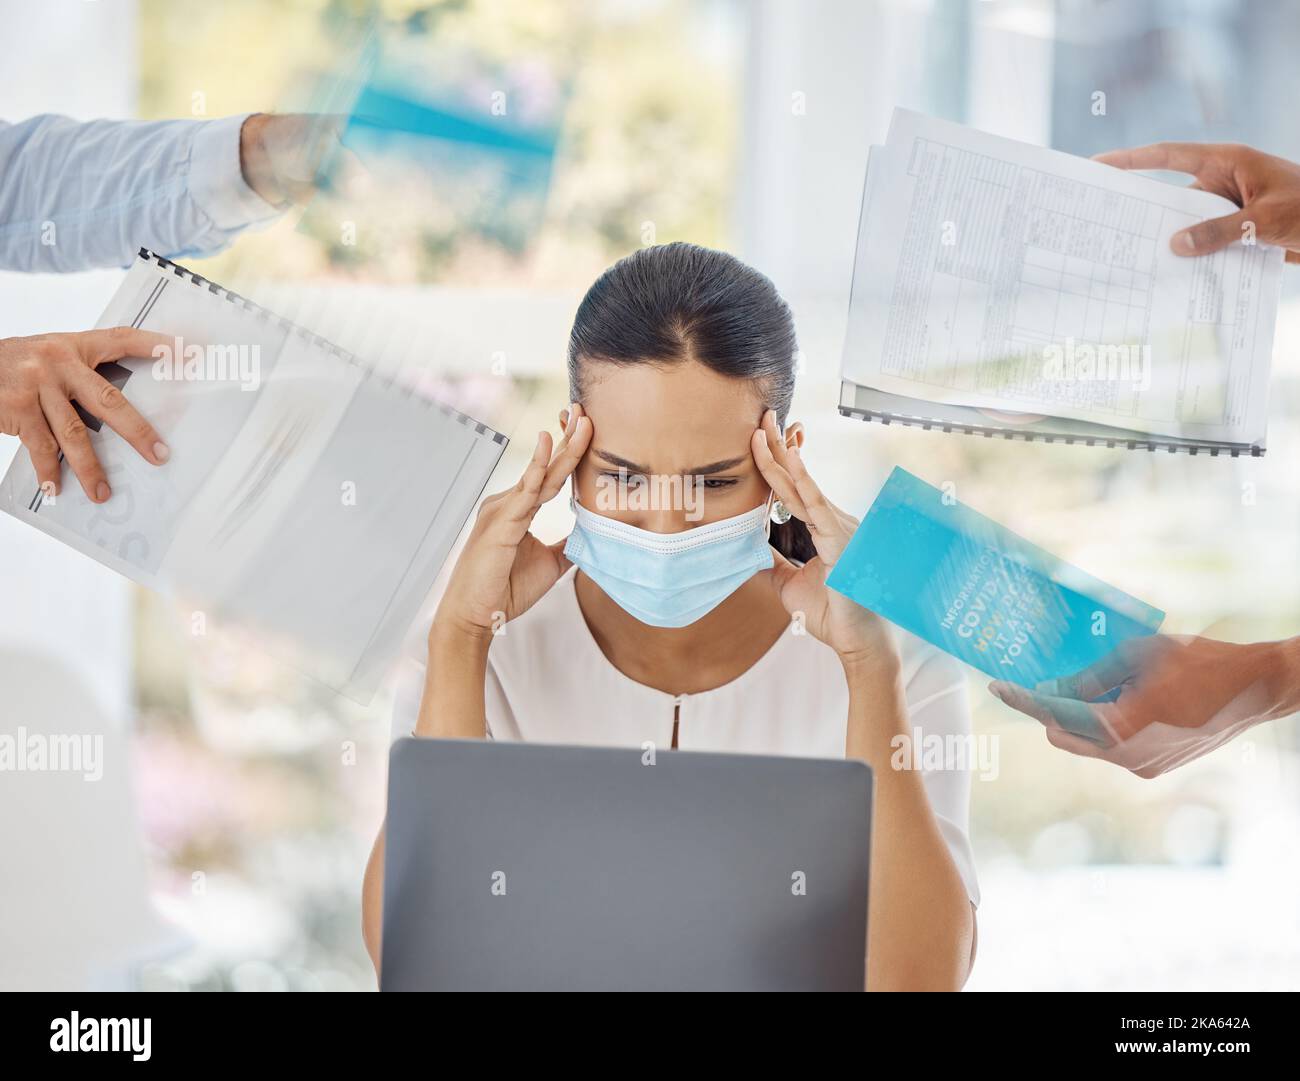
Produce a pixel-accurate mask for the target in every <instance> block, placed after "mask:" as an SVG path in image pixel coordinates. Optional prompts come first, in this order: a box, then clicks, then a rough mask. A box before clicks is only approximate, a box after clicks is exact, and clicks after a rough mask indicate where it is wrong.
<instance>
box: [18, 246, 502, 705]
mask: <svg viewBox="0 0 1300 1081" xmlns="http://www.w3.org/2000/svg"><path fill="white" fill-rule="evenodd" d="M97 325H98V326H99V327H112V326H130V327H135V328H138V329H143V330H147V331H152V332H155V333H158V334H160V335H163V336H164V338H163V341H164V342H167V343H168V344H166V345H163V346H160V347H159V348H157V349H155V350H154V355H153V356H152V357H150V358H136V359H125V360H122V361H120V362H115V363H113V364H110V365H104V366H101V368H100V369H99V371H100V374H102V375H103V376H104V377H105V378H106V379H108V380H109V382H111V383H113V384H115V385H116V386H117V387H118V388H119V389H120V390H122V391H123V393H124V394H125V395H126V396H127V398H128V399H129V400H130V401H131V403H132V404H133V405H134V406H135V407H136V409H138V410H139V411H140V413H142V414H143V415H144V416H146V417H148V418H149V420H150V421H151V422H152V423H153V425H154V427H155V428H157V429H158V431H159V432H161V433H162V434H163V437H164V439H166V441H167V443H168V445H169V447H170V450H171V455H170V457H169V459H168V461H167V463H166V464H165V465H163V466H153V465H150V464H149V463H147V462H145V461H144V460H143V459H142V458H140V457H139V455H137V454H136V452H135V451H134V450H133V449H132V448H131V447H130V446H129V445H128V444H127V443H126V442H125V441H124V440H122V439H120V438H119V437H118V436H116V435H115V434H114V433H113V432H111V431H110V430H108V429H107V428H106V427H101V426H100V425H99V422H98V421H97V420H95V419H94V418H93V417H91V418H89V420H88V421H87V428H88V429H89V430H90V439H91V443H92V445H93V446H94V449H95V452H96V454H97V456H98V457H99V460H100V462H101V463H102V464H103V466H104V469H105V471H106V473H107V476H108V481H109V484H110V486H111V488H112V493H113V494H112V497H111V498H110V499H109V500H108V501H107V502H106V503H103V504H95V503H92V502H91V501H90V500H89V499H87V498H86V496H85V495H84V494H83V492H82V491H81V488H80V485H79V484H78V482H77V480H76V478H75V477H74V476H73V475H72V474H71V473H70V472H69V471H68V470H66V469H65V470H64V475H63V478H62V481H61V486H60V492H59V494H58V495H57V496H52V495H51V494H50V493H48V492H45V491H42V490H41V488H40V486H39V485H38V483H37V480H36V476H35V473H34V471H33V469H32V466H31V462H30V459H29V458H28V456H27V455H26V454H21V453H20V454H19V455H18V456H17V457H16V458H15V459H14V462H13V464H12V465H11V467H10V469H9V471H8V473H7V474H6V475H5V478H4V480H3V482H0V509H3V510H4V511H6V512H7V513H9V514H11V515H13V516H14V517H16V518H19V519H21V520H23V521H25V522H27V523H28V524H29V525H31V526H33V527H34V528H36V529H38V530H40V531H41V532H43V533H46V534H47V535H49V536H51V537H53V538H55V539H57V540H59V541H62V542H63V543H64V544H67V545H69V546H70V547H72V548H75V549H77V550H78V551H80V552H82V553H84V554H85V555H88V556H90V557H91V558H92V559H95V560H97V561H98V562H100V563H102V564H103V565H105V566H107V567H109V568H111V569H113V570H115V571H117V572H119V573H121V574H123V575H125V576H126V577H128V578H130V579H132V580H133V581H136V582H139V583H140V584H142V585H145V586H149V587H151V588H154V589H158V590H160V591H164V592H166V593H168V594H170V595H173V596H176V597H178V598H181V599H184V601H185V603H186V605H187V607H188V608H189V609H190V611H191V624H192V628H191V629H192V630H193V632H194V633H195V635H196V636H202V635H204V634H206V633H208V632H209V629H211V630H213V631H215V630H216V629H217V628H220V627H224V626H231V625H235V626H238V627H241V628H253V629H255V630H257V631H258V632H260V634H261V637H260V639H259V641H260V642H262V643H265V645H266V646H267V648H268V649H269V650H270V651H271V652H273V653H275V654H276V655H278V656H281V657H282V658H283V659H285V660H286V661H288V662H289V663H291V664H293V665H294V666H295V667H298V668H299V669H300V670H302V671H303V672H305V673H307V674H308V675H311V676H312V677H314V678H316V679H318V680H320V681H321V682H323V683H325V684H327V685H328V686H330V687H332V688H334V689H336V690H338V691H339V692H340V693H343V694H345V695H347V696H348V697H350V698H353V699H356V700H358V701H361V702H365V701H368V700H369V698H370V697H371V696H372V695H373V693H374V691H375V690H376V688H377V686H378V684H379V682H380V680H381V678H382V676H383V674H384V672H385V671H386V668H387V665H388V663H389V662H390V661H391V659H392V658H393V657H395V656H396V654H397V652H398V650H399V649H400V645H401V641H402V638H403V636H404V634H405V632H406V631H407V629H408V628H409V626H410V623H411V621H412V620H413V619H414V618H415V616H416V614H417V612H418V610H419V606H420V604H421V603H422V601H423V600H424V598H425V596H426V595H427V594H428V592H429V589H430V588H431V586H432V584H433V581H434V579H435V577H436V575H437V573H438V571H439V569H440V568H441V566H442V564H443V561H444V560H445V559H446V557H447V555H448V553H449V552H450V550H451V547H452V545H453V543H454V542H455V539H456V537H457V535H458V534H459V532H460V530H461V529H462V527H463V526H464V524H465V521H466V520H467V519H468V517H469V515H470V513H471V511H472V510H473V508H474V505H475V504H476V503H477V501H478V498H479V496H480V495H481V494H482V492H483V489H484V487H485V486H486V484H487V482H488V479H489V477H490V476H491V473H492V470H493V469H494V468H495V466H496V464H497V462H498V461H499V460H500V456H501V454H502V452H503V451H504V449H505V446H506V443H507V440H506V437H505V436H504V435H502V434H501V433H500V432H497V431H495V430H494V429H492V428H491V427H489V426H487V425H486V424H483V423H482V422H480V421H478V420H475V419H474V418H473V417H470V416H467V415H466V414H464V413H462V412H460V411H458V410H456V409H454V408H452V407H451V406H449V405H447V404H445V403H442V402H438V401H434V400H432V399H429V398H427V397H422V396H420V395H418V394H416V393H414V392H413V391H411V390H410V389H408V388H405V387H403V386H401V385H400V384H397V383H394V382H393V381H391V380H390V379H388V378H386V377H380V376H377V375H376V373H375V372H374V370H373V369H372V368H371V367H370V366H369V365H367V364H366V363H365V362H364V361H363V360H361V359H360V358H359V357H357V356H356V355H354V354H352V353H349V352H347V351H346V350H343V349H340V348H338V347H337V346H335V345H333V344H332V343H331V342H329V341H327V340H325V339H324V338H322V337H320V336H319V335H316V334H313V333H312V332H311V331H309V330H307V329H306V328H304V327H301V326H298V325H297V324H295V323H293V322H291V321H290V320H288V319H284V318H282V317H281V316H278V315H276V314H275V313H273V312H270V311H268V310H266V309H265V308H262V307H261V306H259V305H257V304H256V303H254V302H253V301H251V300H249V299H247V298H246V297H243V296H240V295H239V294H237V293H234V292H232V291H230V290H227V289H224V288H222V287H221V286H220V285H217V284H216V283H215V282H211V281H208V280H207V279H206V278H203V277H202V276H200V275H198V274H195V273H193V272H192V271H190V270H188V269H186V268H185V267H183V266H180V265H178V264H176V263H174V262H172V261H170V260H168V259H165V258H162V257H160V256H158V255H155V254H154V253H152V252H149V251H145V250H142V251H141V252H140V254H139V256H138V258H137V259H136V262H135V263H134V264H133V266H132V267H131V269H130V270H129V272H128V273H127V275H126V277H125V279H124V280H123V282H122V284H121V286H120V287H119V288H118V290H117V293H116V294H115V295H114V297H113V299H112V301H111V302H110V303H109V305H108V307H107V309H106V310H105V312H104V314H103V316H102V317H101V318H100V320H99V323H98V324H97ZM83 419H84V418H83Z"/></svg>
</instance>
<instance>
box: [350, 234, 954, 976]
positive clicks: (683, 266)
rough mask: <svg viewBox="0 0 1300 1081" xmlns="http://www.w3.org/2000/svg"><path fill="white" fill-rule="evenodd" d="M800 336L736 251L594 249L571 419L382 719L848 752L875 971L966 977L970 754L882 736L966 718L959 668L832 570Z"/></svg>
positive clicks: (474, 554)
mask: <svg viewBox="0 0 1300 1081" xmlns="http://www.w3.org/2000/svg"><path fill="white" fill-rule="evenodd" d="M795 352H796V344H795V335H794V326H793V322H792V320H791V317H790V312H789V309H788V308H787V307H786V305H785V303H784V301H782V299H781V298H780V296H779V295H778V294H777V292H776V290H775V288H774V287H773V285H772V283H771V282H770V281H768V279H767V278H765V277H763V276H762V275H761V274H758V273H757V272H755V271H753V270H751V269H750V268H748V267H746V266H745V265H744V264H743V263H740V262H739V261H738V260H736V259H734V258H733V257H732V256H729V255H726V254H724V253H721V252H716V251H710V250H707V249H704V248H699V247H696V246H694V245H689V244H669V245H664V246H660V247H652V248H646V249H643V250H641V251H638V252H636V253H635V254H633V255H631V256H628V257H627V258H625V259H623V260H621V261H620V262H618V263H616V264H615V265H614V266H613V267H611V268H610V269H609V270H607V271H606V272H605V273H604V274H603V275H602V276H601V277H600V278H599V279H598V280H597V281H596V283H595V284H594V285H593V286H592V287H591V289H590V290H589V291H588V293H587V295H586V297H585V298H584V300H583V302H582V304H581V306H580V307H579V309H578V313H577V316H576V318H575V320H574V326H573V332H572V335H571V337H570V341H569V383H570V391H571V394H570V397H571V398H572V402H573V404H571V405H570V406H569V408H568V409H564V410H561V411H560V414H559V423H560V427H561V429H562V430H563V435H562V437H561V438H560V441H559V443H558V445H556V446H553V445H552V439H551V436H550V435H549V434H547V433H546V432H542V433H540V434H539V436H538V439H537V444H536V447H535V448H534V452H533V456H532V460H531V461H530V462H529V464H528V467H527V469H526V470H525V471H524V474H523V476H522V477H521V478H520V480H519V483H518V484H516V485H515V486H514V487H513V488H511V489H509V490H507V491H505V492H501V493H499V494H497V495H494V496H491V497H489V498H488V499H486V500H485V501H484V502H483V506H482V509H481V510H480V512H479V516H478V519H477V521H476V522H475V524H474V527H473V530H472V532H471V533H470V536H469V539H468V541H467V543H466V545H465V548H464V550H463V552H462V553H461V555H460V558H459V559H458V561H457V563H456V566H455V569H454V570H453V572H452V575H451V577H450V580H449V582H448V585H447V589H446V592H445V593H444V595H443V597H442V600H441V602H440V604H439V606H438V609H437V614H436V616H435V618H434V621H433V625H432V627H431V628H430V631H429V636H428V664H427V667H426V669H425V670H424V671H423V672H421V673H420V676H419V679H418V683H419V684H420V691H419V692H416V693H410V694H401V693H399V696H398V701H397V703H396V709H395V716H394V731H395V733H396V734H408V733H411V732H414V734H415V735H417V736H429V737H447V738H476V739H482V738H484V737H488V738H492V739H500V740H536V741H544V742H552V743H568V744H584V743H586V744H601V745H612V746H629V747H640V746H641V745H642V744H643V743H645V742H647V741H649V742H651V743H652V744H654V745H655V746H658V747H674V748H683V749H688V750H707V751H734V752H749V753H762V754H780V755H811V756H821V757H837V756H841V755H843V756H848V757H856V758H860V759H862V760H864V761H866V762H867V763H868V764H870V766H871V767H872V769H873V771H874V772H875V777H876V794H875V812H874V814H875V824H874V833H873V841H872V851H871V865H872V870H871V874H872V879H871V884H872V885H871V912H870V919H869V921H868V936H869V937H868V948H867V978H866V982H867V987H868V988H869V989H887V988H927V989H957V988H960V987H961V986H962V984H963V983H964V981H965V979H966V976H967V974H968V973H969V970H970V965H971V961H972V958H973V953H974V939H975V917H974V905H975V902H976V901H977V900H978V893H977V890H976V885H975V876H974V867H973V863H972V860H971V855H970V847H969V842H968V840H967V835H966V821H967V803H968V799H969V776H968V774H966V773H965V772H962V771H957V770H947V771H945V770H942V769H940V770H934V771H923V770H919V769H909V768H894V765H892V764H891V758H892V759H893V760H894V761H895V762H898V761H899V760H900V756H899V755H897V754H896V750H897V748H898V746H899V742H898V741H897V740H896V739H895V737H899V736H904V737H909V738H914V736H915V734H916V730H920V732H923V733H924V734H925V735H926V736H935V735H937V736H948V735H957V736H964V735H965V734H966V733H968V732H969V730H970V722H969V715H968V711H967V705H966V697H965V687H964V679H963V675H962V672H961V670H960V669H959V668H958V666H957V664H956V662H955V661H952V660H951V659H950V658H948V657H946V656H945V655H943V654H941V653H939V652H938V651H936V650H934V649H932V648H931V647H929V646H927V645H925V644H924V643H922V642H920V641H919V640H918V639H915V638H912V637H911V636H910V635H905V634H902V633H901V632H896V631H892V630H891V629H890V628H888V627H887V626H886V625H885V624H883V623H882V622H881V621H880V620H879V619H878V618H877V617H875V616H874V615H872V614H871V613H870V612H868V611H867V610H865V609H863V608H860V607H859V606H858V605H856V604H854V603H853V602H852V601H850V600H848V599H847V598H845V597H843V596H841V595H839V594H838V593H835V592H834V591H833V590H829V589H827V588H826V586H825V584H824V580H825V577H826V574H827V572H828V570H829V568H830V567H831V566H832V565H833V564H834V562H835V560H836V559H837V558H838V556H839V554H840V552H841V551H842V550H843V549H844V546H845V544H846V543H847V542H848V539H849V537H850V536H851V535H852V533H853V530H854V529H855V528H856V526H857V522H856V520H854V519H853V518H851V517H850V516H849V515H847V514H845V513H844V512H843V511H841V510H839V509H837V508H836V507H834V506H832V505H831V504H830V503H829V502H828V501H827V500H826V498H825V497H824V496H823V494H822V493H821V491H820V489H819V488H818V486H817V484H816V482H815V481H814V480H813V478H812V476H811V475H810V472H809V470H808V469H807V468H806V467H805V464H804V461H803V454H802V445H803V442H804V434H803V429H802V427H801V426H800V425H799V424H797V423H787V421H786V413H787V410H788V409H789V406H790V400H791V396H792V394H793V390H794V357H795ZM566 486H567V487H568V488H569V490H570V498H571V500H572V507H573V510H574V514H575V516H576V519H577V520H576V523H575V526H574V529H573V532H572V533H571V534H570V535H569V537H567V538H565V539H563V540H560V541H557V542H555V543H550V544H548V543H545V542H543V541H541V540H539V539H538V538H537V537H535V536H534V535H533V534H532V533H531V532H530V531H529V527H530V524H531V522H532V520H533V517H534V515H535V514H536V513H537V510H538V508H540V507H541V506H542V504H544V503H546V502H547V501H549V500H551V499H553V498H555V497H556V496H557V495H559V494H560V493H561V492H562V491H563V490H564V489H565V488H566ZM665 496H667V498H665ZM503 619H504V620H506V621H508V626H506V627H505V629H504V633H501V634H496V635H494V634H493V630H494V629H495V628H497V627H499V626H500V624H501V622H502V620H503ZM417 703H418V706H417ZM891 740H892V741H894V742H893V743H892V744H891ZM917 757H919V755H918V756H917ZM907 764H909V760H908V759H904V760H903V765H907ZM383 849H384V836H383V833H382V832H381V833H380V835H379V838H378V840H377V841H376V843H375V849H374V852H373V854H372V856H371V860H370V864H369V866H368V867H367V870H366V882H365V888H364V895H363V910H364V929H365V936H366V942H367V946H368V948H369V950H370V953H371V956H372V958H374V960H375V964H376V967H378V964H379V957H380V920H381V913H382V907H383V906H382V889H383Z"/></svg>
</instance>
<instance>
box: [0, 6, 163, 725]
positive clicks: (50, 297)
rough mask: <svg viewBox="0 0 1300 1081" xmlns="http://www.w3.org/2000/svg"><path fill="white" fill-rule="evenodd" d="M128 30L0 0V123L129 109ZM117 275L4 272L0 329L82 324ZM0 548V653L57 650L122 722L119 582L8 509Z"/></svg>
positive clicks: (125, 685) (79, 9)
mask: <svg viewBox="0 0 1300 1081" xmlns="http://www.w3.org/2000/svg"><path fill="white" fill-rule="evenodd" d="M136 36H137V35H136V4H135V2H134V0H103V2H98V3H95V2H91V3H88V2H86V0H42V2H40V3H31V2H23V0H0V72H3V79H4V89H5V92H4V97H3V103H2V104H0V119H4V120H20V119H23V118H25V117H28V116H32V115H35V114H37V113H42V112H57V113H64V114H67V115H70V116H74V117H77V118H80V119H89V118H92V117H96V116H113V117H129V116H131V115H133V113H134V111H135V103H136V86H137V78H136V53H137V49H136ZM120 277H121V274H120V272H119V271H96V272H92V273H87V274H69V275H50V274H36V275H23V274H14V273H4V272H0V336H3V337H14V336H19V335H26V334H37V333H43V332H49V331H54V330H83V329H85V328H86V327H88V326H91V325H92V324H93V323H94V321H95V319H96V318H97V317H98V316H99V313H100V311H101V310H102V309H103V307H104V304H105V302H106V301H107V299H108V297H109V296H110V295H111V294H112V291H113V288H114V286H115V285H116V282H117V281H118V280H119V279H120ZM17 449H18V443H17V440H15V439H12V438H10V437H8V436H0V469H7V468H8V466H9V462H10V460H11V459H12V457H13V455H14V454H15V452H16V451H17ZM24 453H26V452H25V451H24ZM0 553H3V559H0V649H3V648H6V647H15V646H22V647H24V648H25V649H28V650H31V651H35V652H42V653H44V652H49V653H53V654H56V655H57V656H58V657H59V658H61V659H62V660H63V661H64V662H65V664H67V665H68V666H70V667H72V668H73V669H74V670H75V671H76V672H77V673H78V675H79V676H80V677H81V679H82V680H83V681H84V682H85V683H86V684H87V685H88V686H89V687H90V689H91V692H92V693H93V694H94V695H95V697H96V698H97V699H98V701H99V703H100V704H101V705H102V707H103V709H104V711H105V712H106V714H107V716H108V717H109V718H110V719H111V721H112V722H113V723H115V724H119V725H120V724H121V723H123V722H124V720H125V719H126V716H127V708H128V706H129V703H130V700H131V688H132V684H131V656H132V654H131V645H132V643H131V610H130V589H129V586H128V585H127V583H126V582H124V581H123V580H121V579H119V578H118V577H117V576H116V575H114V574H112V573H110V572H109V571H107V570H105V569H104V568H102V567H100V566H99V565H98V564H96V563H94V562H92V561H91V560H89V559H86V558H85V557H84V556H80V555H77V554H76V553H73V552H71V551H68V550H67V549H65V548H63V547H62V546H61V545H59V544H57V543H55V542H53V541H51V540H50V539H49V538H47V537H43V536H41V535H39V534H37V533H36V532H35V531H33V530H30V529H28V528H27V527H25V526H23V525H21V524H20V523H18V522H17V521H15V520H14V519H12V518H10V517H8V516H7V515H0Z"/></svg>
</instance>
